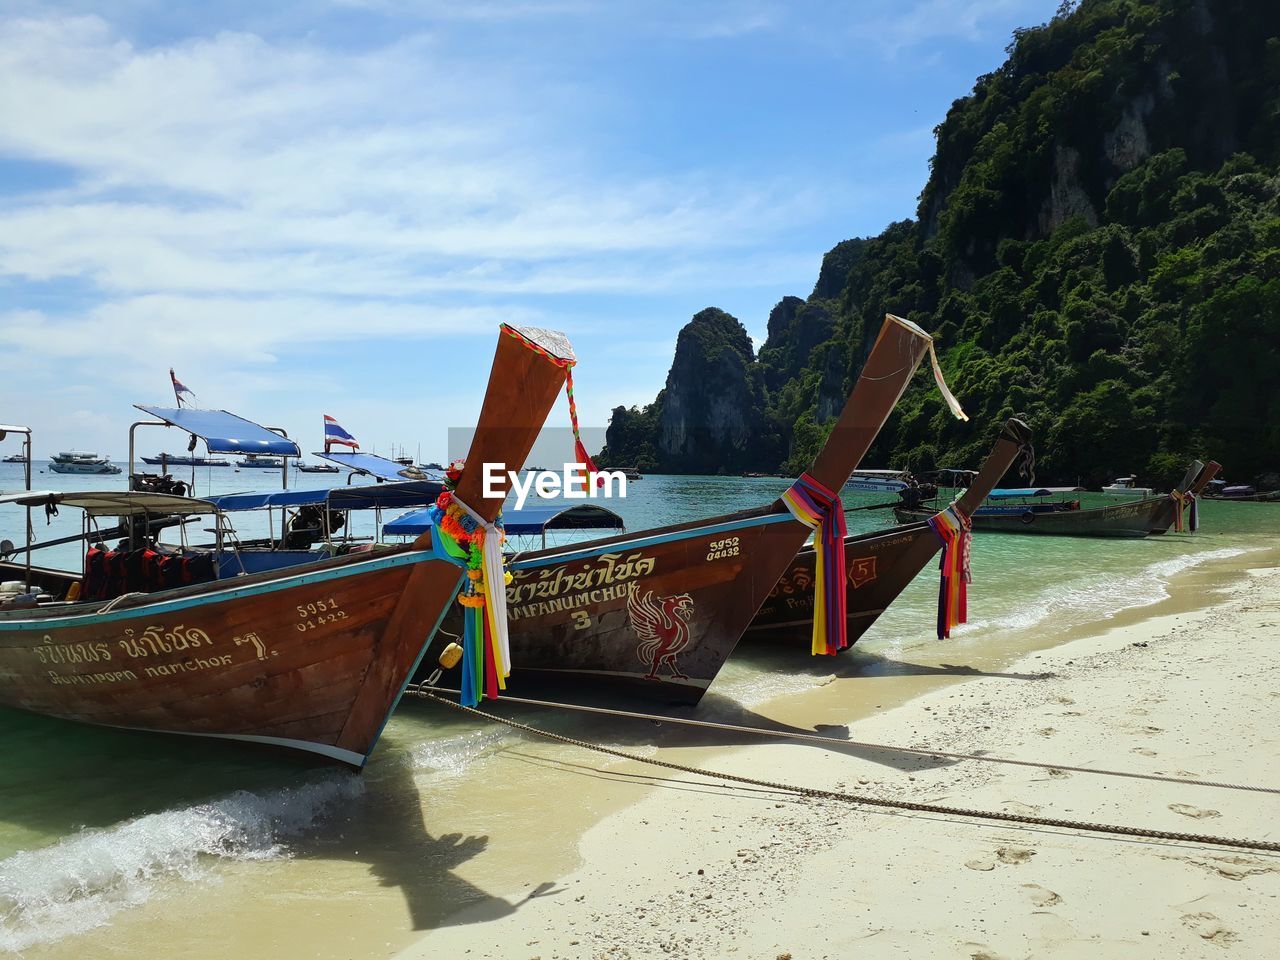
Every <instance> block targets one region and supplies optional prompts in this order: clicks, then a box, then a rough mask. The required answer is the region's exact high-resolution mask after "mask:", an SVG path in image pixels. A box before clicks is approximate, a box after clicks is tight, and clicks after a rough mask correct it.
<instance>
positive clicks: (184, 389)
mask: <svg viewBox="0 0 1280 960" xmlns="http://www.w3.org/2000/svg"><path fill="white" fill-rule="evenodd" d="M169 379H170V380H172V381H173V399H174V400H176V401H177V402H178V406H182V395H183V394H184V393H185V394H186V395H187V396H188V397H190V398H191V399H192V400H194V399H195V398H196V395H195V394H194V393H192V392H191V388H190V387H188V386H186V385H185V384H183V382H182V381H181V380H179V379H178V378H177V376H175V375H174V372H173V367H170V368H169Z"/></svg>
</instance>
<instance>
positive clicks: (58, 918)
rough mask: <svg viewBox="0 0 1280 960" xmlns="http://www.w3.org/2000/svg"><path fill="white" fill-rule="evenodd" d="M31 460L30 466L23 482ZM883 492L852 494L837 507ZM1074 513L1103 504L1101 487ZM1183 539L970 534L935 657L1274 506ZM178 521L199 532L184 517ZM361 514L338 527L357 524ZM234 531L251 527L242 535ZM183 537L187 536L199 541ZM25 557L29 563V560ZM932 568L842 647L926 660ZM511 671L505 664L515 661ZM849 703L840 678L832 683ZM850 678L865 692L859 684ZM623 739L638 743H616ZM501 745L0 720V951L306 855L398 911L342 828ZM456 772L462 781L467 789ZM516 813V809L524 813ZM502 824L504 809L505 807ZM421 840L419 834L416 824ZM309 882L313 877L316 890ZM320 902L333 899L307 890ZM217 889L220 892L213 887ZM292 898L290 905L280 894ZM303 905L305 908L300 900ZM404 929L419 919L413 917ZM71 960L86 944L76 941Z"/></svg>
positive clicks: (622, 506) (7, 526)
mask: <svg viewBox="0 0 1280 960" xmlns="http://www.w3.org/2000/svg"><path fill="white" fill-rule="evenodd" d="M43 466H44V464H42V463H36V464H35V465H34V469H35V470H36V471H39V470H40V469H41V468H42V467H43ZM335 479H339V480H340V479H342V478H341V477H337V478H335V477H333V476H332V475H327V476H326V475H301V476H299V477H297V478H295V482H298V483H301V484H304V485H306V486H328V485H330V484H331V483H332V482H333V480H335ZM279 482H280V475H279V473H278V472H274V471H240V472H236V471H235V470H234V469H233V468H231V469H223V470H209V469H205V470H201V471H198V472H197V491H196V492H197V493H198V494H205V493H209V492H214V493H222V492H231V491H234V490H245V489H259V490H260V489H271V488H273V487H275V486H277V485H278V484H279ZM33 485H34V486H35V487H36V488H48V489H103V488H108V489H123V488H124V478H123V477H122V476H115V477H66V476H59V475H55V474H44V475H41V474H39V473H38V472H37V473H36V476H35V481H34V484H33ZM786 485H787V481H785V480H781V479H775V478H756V479H738V478H715V477H669V476H648V477H646V478H645V479H644V480H642V481H639V482H635V483H633V484H632V485H631V487H630V490H629V496H628V498H627V499H626V500H624V501H615V502H613V503H611V504H610V505H611V506H612V507H613V508H614V509H616V510H617V511H618V512H619V513H621V514H622V515H623V517H624V519H625V520H626V522H627V527H628V529H630V530H640V529H644V528H646V527H650V526H656V525H661V524H666V523H674V522H678V521H682V520H689V519H696V518H699V517H706V516H714V515H717V514H721V513H726V512H730V511H733V510H737V509H743V508H747V507H754V506H759V505H762V504H765V503H767V502H769V501H771V500H772V499H773V498H775V497H776V496H777V495H778V494H780V493H781V492H782V491H783V490H784V489H785V487H786ZM20 487H21V468H20V467H19V466H17V465H12V464H0V490H4V491H6V492H12V491H14V490H17V489H19V488H20ZM888 499H890V498H889V497H888V496H886V495H882V494H872V493H861V492H851V493H849V494H848V495H847V496H846V497H845V503H846V506H847V507H857V506H863V505H867V504H871V503H878V502H883V501H885V500H888ZM1086 500H1087V501H1089V502H1098V503H1102V502H1114V501H1111V500H1109V499H1107V498H1104V497H1102V496H1101V495H1100V494H1095V495H1086ZM1201 518H1202V524H1203V527H1202V530H1201V532H1200V533H1198V534H1196V535H1195V536H1189V535H1172V534H1171V535H1167V536H1165V537H1154V538H1148V539H1146V540H1141V541H1119V540H1117V541H1108V540H1089V539H1070V538H1056V537H1017V536H1007V535H991V534H987V535H979V536H978V537H977V538H976V541H975V545H974V553H973V574H974V584H973V586H972V588H971V593H970V617H971V622H970V623H969V624H968V625H966V626H964V627H961V628H960V629H959V630H958V631H957V632H956V635H955V636H954V637H953V639H952V640H950V641H947V643H948V644H949V645H950V646H948V647H947V648H946V650H947V652H948V654H950V655H952V656H953V657H954V660H955V662H957V663H963V662H964V651H965V647H966V643H968V642H971V641H972V639H973V638H975V637H977V636H988V635H991V634H992V633H1009V634H1011V635H1012V634H1015V633H1018V632H1026V631H1054V632H1056V631H1064V630H1068V629H1071V628H1072V627H1077V626H1083V625H1087V624H1093V623H1099V622H1102V621H1105V620H1106V619H1108V618H1109V617H1112V616H1114V615H1115V614H1116V613H1118V612H1119V611H1121V610H1124V609H1129V608H1133V607H1138V606H1143V605H1148V604H1152V603H1155V602H1157V601H1159V600H1161V599H1163V598H1164V597H1165V596H1167V593H1168V585H1169V582H1170V579H1171V578H1172V577H1174V576H1175V575H1176V574H1177V573H1178V572H1180V571H1182V570H1186V569H1188V568H1190V567H1193V566H1196V565H1200V564H1212V563H1214V562H1215V561H1219V560H1222V559H1225V558H1230V557H1233V556H1237V555H1239V554H1241V553H1243V552H1245V551H1249V550H1256V549H1260V548H1265V547H1271V546H1274V545H1275V544H1276V543H1277V536H1278V535H1280V505H1268V504H1232V503H1215V502H1205V503H1203V504H1202V508H1201ZM848 520H849V526H850V529H851V530H852V531H855V532H857V531H862V530H870V529H875V528H877V527H879V526H883V525H887V524H889V523H892V514H891V512H889V511H867V512H853V513H850V514H849V517H848ZM33 523H34V525H35V529H36V534H37V536H38V538H39V539H40V540H42V541H43V540H47V539H52V538H54V537H58V536H64V535H69V534H73V533H78V532H79V530H80V521H79V518H78V516H77V515H76V511H72V510H64V511H63V513H62V515H60V516H58V517H56V518H54V519H53V521H52V522H51V523H49V524H46V523H45V518H44V516H43V513H42V512H41V511H36V512H35V514H34V516H33ZM22 525H23V514H22V511H21V510H18V509H14V508H5V509H4V510H3V511H0V538H3V537H7V538H9V539H12V540H14V541H16V542H21V541H22V540H23V539H24V536H23V530H22ZM196 526H199V524H197V525H196ZM372 528H373V523H372V522H371V521H370V520H365V521H363V527H362V528H360V527H358V528H357V532H358V533H359V532H363V533H365V534H370V533H372ZM240 532H241V535H242V536H248V535H252V534H253V532H254V531H253V530H252V529H250V528H249V527H247V526H245V527H242V529H241V531H240ZM202 536H203V535H201V534H200V533H199V532H198V531H193V532H192V538H193V539H195V540H199V539H201V537H202ZM38 556H40V555H38ZM40 562H41V563H46V564H48V565H51V566H64V567H74V566H75V565H77V564H78V562H79V553H78V550H77V548H70V547H68V548H54V549H52V550H50V551H49V552H48V556H47V557H46V556H41V560H40ZM935 602H936V572H935V571H934V570H933V569H932V568H929V569H927V570H926V572H925V573H924V574H922V575H921V576H920V577H919V578H918V579H917V580H916V582H915V583H913V584H912V585H911V586H910V587H909V588H908V589H907V591H906V592H905V593H904V595H903V596H902V597H901V598H900V599H899V601H898V602H897V603H895V605H894V606H893V607H892V608H891V609H890V611H889V612H888V613H887V614H886V615H885V616H884V617H882V618H881V620H880V621H879V622H878V623H877V624H876V626H875V627H874V628H873V629H872V630H871V632H870V633H868V635H867V636H866V637H865V638H864V639H863V640H862V641H861V643H860V644H859V647H858V650H859V653H860V655H861V654H867V655H870V656H872V657H882V658H886V659H887V660H890V661H898V660H910V659H911V658H912V657H913V656H915V655H923V654H928V653H936V652H937V650H938V649H939V641H937V640H936V638H935V637H934V636H933V632H932V630H933V627H932V625H933V616H934V604H935ZM518 666H519V665H518V664H517V665H516V668H517V669H518ZM833 669H834V668H833V666H832V664H831V662H830V661H827V660H825V659H823V660H821V661H809V660H805V661H803V662H797V661H795V660H794V659H790V660H789V659H786V658H782V657H778V656H775V655H771V654H770V653H769V652H768V651H765V652H760V651H758V650H748V649H743V650H740V651H739V652H738V653H737V654H735V656H734V658H733V659H732V660H731V661H730V663H729V664H728V665H727V666H726V668H725V670H724V671H723V672H722V674H721V676H720V678H719V679H718V680H717V681H716V684H715V685H714V686H713V688H712V691H713V695H709V696H708V698H707V700H706V701H704V704H703V713H700V715H715V714H716V712H717V711H722V712H724V713H726V714H728V713H733V712H734V711H736V710H739V709H745V710H748V711H749V710H750V709H751V708H752V707H753V706H754V705H758V704H761V703H763V702H764V701H766V700H769V699H771V698H773V697H775V696H778V695H785V694H787V693H790V692H801V691H804V690H807V689H809V688H811V687H813V686H815V685H817V684H819V683H824V682H827V681H828V680H829V679H830V677H831V672H832V670H833ZM839 682H840V683H843V684H849V685H850V686H849V689H850V695H851V696H856V695H857V690H858V687H857V684H858V683H859V679H858V677H856V676H848V675H842V676H841V678H840V680H839ZM863 682H865V681H863ZM552 722H554V723H556V724H558V729H561V730H564V731H565V732H569V733H573V734H576V735H579V736H582V735H588V734H589V733H590V725H589V724H587V723H586V722H585V721H584V720H582V719H581V718H576V717H568V718H557V719H555V720H554V721H552ZM633 735H634V736H635V737H636V738H637V739H636V740H635V741H633V742H635V743H642V742H643V740H644V736H645V734H644V733H643V731H639V732H636V733H634V734H633ZM512 739H514V735H509V734H505V733H501V732H497V731H494V730H492V729H488V728H485V729H477V728H476V727H475V726H474V725H473V724H471V723H470V722H469V721H466V720H464V719H459V718H454V717H452V716H442V712H441V711H440V709H439V708H431V707H426V706H422V705H417V704H408V705H406V706H405V707H404V708H402V710H401V711H400V712H399V713H398V714H397V716H395V717H394V718H393V719H392V721H391V723H390V725H389V726H388V729H387V733H386V736H385V737H384V741H383V743H382V744H381V745H380V746H379V749H378V752H377V753H376V754H375V757H374V759H373V761H372V762H371V763H370V765H369V768H368V769H367V770H366V772H365V774H364V775H363V776H361V777H357V776H352V775H349V774H347V773H346V772H345V771H342V770H337V769H335V768H333V767H331V766H328V765H325V764H323V763H318V762H316V761H313V760H311V759H309V758H305V757H302V756H295V755H293V754H290V753H286V752H279V751H266V750H261V751H259V750H253V749H246V748H244V747H242V746H238V745H234V744H225V743H215V742H205V741H201V740H194V739H186V738H178V737H164V736H156V735H148V734H140V733H128V732H121V731H111V730H101V729H96V728H91V727H84V726H79V725H76V724H72V723H67V722H61V721H56V720H50V719H47V718H42V717H35V716H29V715H26V714H23V713H20V712H17V711H9V710H0V743H2V744H3V746H4V750H5V759H4V763H3V764H0V950H6V949H9V950H36V951H40V950H47V949H54V948H56V947H59V946H61V947H70V946H73V945H83V947H84V948H85V949H89V948H90V947H92V945H93V944H94V943H95V942H96V941H95V937H99V936H102V935H103V931H106V930H109V929H110V927H111V925H114V924H119V923H121V922H123V921H125V920H127V919H128V918H129V917H130V916H132V915H135V914H136V913H137V912H139V911H145V910H146V909H148V905H151V906H152V907H154V905H155V903H156V902H165V901H166V898H179V899H182V898H189V897H190V896H191V895H193V894H195V893H198V892H200V891H206V890H211V889H213V888H212V886H211V885H214V884H216V883H218V882H219V881H220V880H224V879H226V878H227V876H229V875H231V874H234V875H235V876H236V877H238V878H239V879H240V880H241V881H242V882H245V883H246V884H247V886H248V888H252V887H253V882H254V879H255V878H259V879H261V881H262V882H263V883H264V884H265V883H267V878H270V883H271V884H279V883H284V884H285V885H286V886H288V885H289V884H293V885H296V886H297V887H298V888H299V889H305V888H307V887H308V881H307V879H306V878H307V877H308V876H311V875H313V874H315V873H316V871H317V869H318V867H317V865H318V864H320V863H325V862H337V861H340V860H349V859H354V860H356V861H358V862H360V863H361V864H362V865H363V866H364V867H367V869H368V871H369V872H370V873H371V874H372V875H373V876H375V877H377V878H379V883H381V884H382V885H383V886H396V885H401V886H402V887H403V888H404V895H405V897H406V899H408V900H410V905H411V907H412V906H413V902H412V901H413V899H414V897H417V896H421V897H423V898H424V900H425V899H429V896H428V894H427V893H426V892H424V891H417V892H414V891H413V889H412V887H413V884H414V883H416V882H418V881H416V880H413V879H412V878H409V879H406V878H405V877H403V876H400V874H399V872H398V871H401V870H402V867H401V866H400V865H399V862H398V861H397V860H396V859H395V858H393V857H390V856H389V855H388V854H387V850H389V849H390V848H391V847H390V845H389V846H388V847H386V848H382V849H381V850H380V848H378V847H377V845H376V844H371V845H366V846H365V849H364V852H363V853H361V852H360V851H355V850H352V849H349V848H348V845H347V843H346V841H345V840H344V837H345V833H344V827H343V824H346V823H348V821H349V820H350V819H351V818H360V817H369V816H379V817H388V816H389V817H390V818H391V820H393V821H394V819H395V817H396V815H397V813H396V812H397V811H403V810H404V809H417V805H419V804H422V805H427V806H429V805H430V803H431V792H432V791H433V790H434V789H436V788H437V787H438V785H439V784H441V783H443V782H445V781H446V780H447V781H448V782H449V784H450V786H449V790H450V791H451V792H452V793H453V794H456V792H457V791H459V790H463V791H464V792H465V791H466V790H468V789H471V788H474V790H475V798H476V799H475V802H476V803H481V802H483V798H484V796H485V788H484V785H483V783H482V779H481V778H480V777H478V776H476V775H475V774H474V773H473V770H474V769H475V767H476V766H477V764H476V761H477V759H478V758H480V757H482V756H488V755H491V754H492V753H493V752H494V751H495V750H500V749H502V748H503V746H504V744H507V743H509V742H510V741H511V740H512ZM473 777H474V782H472V780H470V779H469V778H473ZM526 813H527V812H526ZM505 814H507V815H514V811H505ZM418 829H419V830H421V824H420V823H419V824H418ZM321 886H323V884H321ZM312 893H313V894H314V896H315V897H317V898H320V899H323V898H324V897H325V896H328V895H330V894H332V895H338V894H340V891H325V890H323V889H321V890H318V891H317V890H313V891H312ZM224 895H226V894H224ZM299 896H300V897H302V895H301V894H300V895H299ZM302 899H303V900H304V901H305V897H302ZM415 922H417V923H418V925H419V926H420V927H421V925H422V924H423V923H428V921H424V920H421V918H420V917H419V918H416V921H415ZM89 952H90V953H92V952H93V951H92V950H90V951H89Z"/></svg>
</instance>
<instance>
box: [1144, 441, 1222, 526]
mask: <svg viewBox="0 0 1280 960" xmlns="http://www.w3.org/2000/svg"><path fill="white" fill-rule="evenodd" d="M1221 469H1222V464H1220V463H1218V461H1217V460H1210V461H1209V462H1208V463H1201V462H1200V461H1199V460H1194V461H1192V463H1191V466H1190V467H1188V468H1187V475H1186V476H1184V477H1183V478H1182V482H1181V483H1180V484H1178V486H1177V487H1176V488H1174V489H1175V493H1178V494H1180V495H1181V496H1174V495H1170V497H1169V498H1168V499H1167V500H1166V501H1165V504H1164V509H1162V510H1161V511H1159V512H1158V513H1156V515H1155V517H1154V518H1153V520H1152V523H1151V535H1152V536H1153V537H1158V536H1160V535H1162V534H1165V533H1168V532H1169V528H1170V527H1172V526H1174V524H1175V522H1176V523H1177V525H1178V526H1179V527H1181V526H1182V520H1183V517H1182V514H1183V511H1185V510H1187V509H1188V508H1189V509H1190V510H1191V522H1190V529H1191V531H1192V532H1193V533H1194V532H1195V530H1196V528H1197V527H1198V526H1199V521H1198V519H1197V510H1196V507H1195V501H1196V500H1197V499H1198V498H1199V497H1200V495H1201V494H1202V493H1203V492H1204V488H1205V487H1207V486H1208V485H1209V481H1210V480H1212V479H1213V478H1214V477H1216V476H1217V475H1218V471H1219V470H1221Z"/></svg>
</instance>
